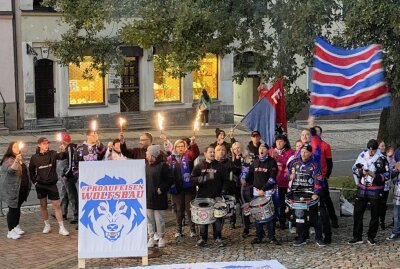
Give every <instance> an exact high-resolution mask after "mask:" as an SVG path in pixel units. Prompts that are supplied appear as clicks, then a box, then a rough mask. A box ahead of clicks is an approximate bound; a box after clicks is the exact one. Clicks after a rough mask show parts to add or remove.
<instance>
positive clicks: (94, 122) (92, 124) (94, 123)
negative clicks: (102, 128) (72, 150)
mask: <svg viewBox="0 0 400 269" xmlns="http://www.w3.org/2000/svg"><path fill="white" fill-rule="evenodd" d="M91 126H92V131H93V132H96V130H97V121H96V120H92V122H91Z"/></svg>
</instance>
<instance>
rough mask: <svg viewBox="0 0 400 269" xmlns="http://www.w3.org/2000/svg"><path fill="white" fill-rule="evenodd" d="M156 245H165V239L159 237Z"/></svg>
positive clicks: (161, 246) (160, 246)
mask: <svg viewBox="0 0 400 269" xmlns="http://www.w3.org/2000/svg"><path fill="white" fill-rule="evenodd" d="M158 247H159V248H163V247H165V239H164V238H160V239H159V240H158Z"/></svg>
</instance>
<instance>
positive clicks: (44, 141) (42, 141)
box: [37, 137, 50, 144]
mask: <svg viewBox="0 0 400 269" xmlns="http://www.w3.org/2000/svg"><path fill="white" fill-rule="evenodd" d="M37 143H38V144H41V143H45V144H50V141H49V140H48V139H47V138H46V137H41V138H39V139H38V141H37Z"/></svg>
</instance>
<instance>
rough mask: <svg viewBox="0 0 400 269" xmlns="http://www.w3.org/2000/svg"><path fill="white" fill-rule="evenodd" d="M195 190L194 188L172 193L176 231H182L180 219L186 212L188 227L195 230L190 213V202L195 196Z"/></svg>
mask: <svg viewBox="0 0 400 269" xmlns="http://www.w3.org/2000/svg"><path fill="white" fill-rule="evenodd" d="M195 196H196V192H195V191H194V190H184V191H182V192H181V193H179V194H172V202H173V203H174V204H175V209H176V225H177V227H176V232H178V233H182V220H183V217H184V215H185V211H186V214H187V216H188V220H189V227H190V230H191V231H192V232H194V231H195V230H196V227H195V224H194V223H193V222H192V214H191V211H190V202H191V201H192V200H193V199H194V198H195Z"/></svg>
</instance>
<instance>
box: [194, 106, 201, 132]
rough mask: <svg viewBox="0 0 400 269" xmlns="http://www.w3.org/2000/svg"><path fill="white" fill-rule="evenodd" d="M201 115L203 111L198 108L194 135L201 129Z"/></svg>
mask: <svg viewBox="0 0 400 269" xmlns="http://www.w3.org/2000/svg"><path fill="white" fill-rule="evenodd" d="M200 117H201V111H200V109H199V110H197V114H196V118H195V120H194V124H193V136H196V131H199V130H200Z"/></svg>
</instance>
